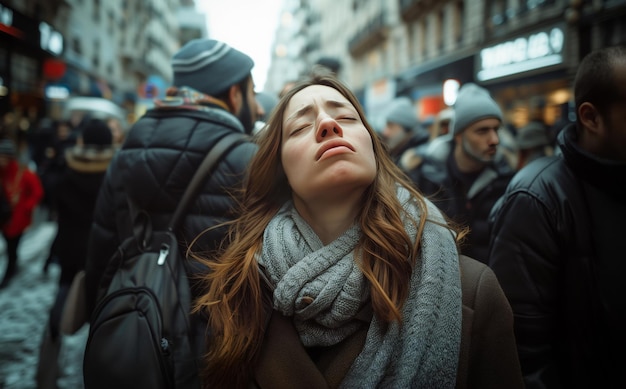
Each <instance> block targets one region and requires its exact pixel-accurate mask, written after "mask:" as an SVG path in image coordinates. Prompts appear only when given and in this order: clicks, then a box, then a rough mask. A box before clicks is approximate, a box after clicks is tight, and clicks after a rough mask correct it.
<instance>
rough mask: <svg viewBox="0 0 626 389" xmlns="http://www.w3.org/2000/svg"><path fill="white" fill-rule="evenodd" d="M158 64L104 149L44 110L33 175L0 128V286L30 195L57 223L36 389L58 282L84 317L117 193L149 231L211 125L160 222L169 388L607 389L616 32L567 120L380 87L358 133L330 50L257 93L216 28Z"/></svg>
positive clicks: (359, 116)
mask: <svg viewBox="0 0 626 389" xmlns="http://www.w3.org/2000/svg"><path fill="white" fill-rule="evenodd" d="M171 65H172V71H173V83H172V86H171V87H170V88H169V89H168V90H167V93H166V96H165V98H163V99H160V100H155V107H154V108H153V109H151V110H149V111H147V112H146V114H144V115H143V116H142V117H141V118H139V119H138V121H137V122H136V123H135V124H133V126H132V127H131V128H130V129H128V131H127V132H125V137H124V140H123V142H116V141H115V140H114V136H113V131H112V129H111V127H110V126H109V125H108V124H107V123H106V122H105V121H101V120H95V119H90V118H84V119H83V120H81V121H80V122H79V123H72V122H69V121H59V122H54V123H51V126H50V127H49V128H47V129H46V130H45V131H42V132H41V134H40V138H38V139H45V141H43V143H33V144H31V147H30V148H29V152H30V155H31V159H32V161H33V165H34V168H33V167H32V166H25V165H24V164H23V163H22V162H21V161H20V158H19V154H20V153H19V150H18V148H17V146H16V143H15V142H14V140H12V139H9V138H8V137H5V138H4V139H2V140H0V178H1V179H2V189H3V191H2V193H1V194H3V195H4V198H5V199H4V200H5V202H7V204H10V206H9V207H6V208H7V209H8V210H9V213H8V215H7V219H6V220H3V221H4V222H5V223H4V224H3V226H2V234H3V236H4V238H5V240H6V241H7V255H6V256H7V259H8V261H7V266H6V270H5V271H4V275H3V278H2V281H1V282H0V288H6V287H9V285H10V284H11V280H12V278H13V276H14V275H15V273H16V272H17V271H18V265H19V264H18V262H19V261H18V258H17V246H18V244H19V241H20V238H21V236H22V235H23V233H24V231H25V230H26V229H27V228H28V227H29V226H30V225H31V223H32V215H33V212H34V210H35V209H36V207H38V206H45V207H46V208H47V209H49V210H50V211H51V215H50V216H49V217H51V218H53V219H54V220H55V221H56V222H57V223H58V233H57V236H56V239H55V240H54V243H53V245H52V248H51V250H50V255H49V256H48V260H47V261H46V264H45V267H44V271H45V270H46V269H47V268H48V267H49V266H56V265H58V266H60V267H61V273H60V274H61V275H60V278H59V284H58V291H57V297H56V300H55V303H54V304H53V306H52V307H51V310H50V313H49V320H48V325H47V326H46V331H45V333H44V334H43V337H42V346H41V352H40V360H39V366H38V372H37V379H38V385H39V387H40V388H47V387H50V388H53V387H55V386H54V385H55V380H56V377H57V369H58V360H57V355H58V350H59V348H60V345H61V339H62V337H61V336H60V334H59V324H60V316H61V314H62V312H63V309H64V304H65V300H66V296H67V293H68V290H69V288H70V285H71V282H72V280H73V278H74V276H75V275H76V274H77V273H78V272H79V271H81V270H85V285H86V296H85V297H86V301H87V304H86V305H87V312H88V313H89V312H91V311H93V309H94V307H95V306H96V304H97V296H98V295H100V293H101V291H102V288H106V287H107V285H106V283H103V281H102V278H103V273H104V269H105V268H106V267H107V265H108V261H109V259H110V258H111V257H112V254H113V253H114V251H115V250H116V249H117V247H118V246H119V244H120V243H121V242H122V241H124V239H125V238H127V237H129V236H131V235H132V233H133V231H132V228H133V226H132V222H131V220H130V211H129V203H134V204H141V208H142V211H143V212H145V213H146V215H147V216H148V217H149V220H150V221H151V223H152V226H153V228H154V229H165V228H166V227H167V224H168V222H169V220H170V218H171V215H172V213H173V211H174V210H175V208H176V205H177V204H178V202H179V201H180V199H181V196H182V193H183V192H184V189H185V187H186V186H187V185H188V184H189V182H190V180H191V177H192V176H193V174H194V172H195V171H196V169H197V168H198V166H199V165H200V163H201V162H202V160H203V158H204V156H205V155H206V154H207V153H208V152H209V151H210V150H211V149H212V148H213V147H214V146H215V144H216V143H217V142H218V140H219V139H220V138H222V137H223V136H225V135H226V134H229V133H242V134H246V135H248V138H247V141H246V142H243V143H241V144H239V145H238V146H236V147H235V148H234V149H232V150H231V151H230V152H229V153H228V155H227V156H226V157H225V158H224V159H223V160H222V161H220V162H219V164H218V166H217V168H216V170H215V171H214V172H213V174H212V175H211V176H210V178H209V179H208V180H207V181H206V182H205V183H204V185H203V187H202V190H201V191H200V194H199V195H198V196H197V198H196V199H195V201H194V203H193V205H192V206H191V207H190V208H189V211H188V213H187V214H186V216H185V218H184V222H183V223H182V225H181V227H180V228H179V230H178V231H176V233H177V236H178V238H179V250H181V253H184V254H185V256H186V258H187V261H186V263H185V266H186V269H187V274H188V278H189V281H190V287H191V290H192V296H193V299H194V306H193V310H192V312H190V318H191V323H192V328H193V331H194V334H195V336H194V341H195V342H196V343H197V344H198V355H197V360H196V361H195V363H196V364H197V374H195V375H193V376H192V377H188V382H187V383H186V385H185V387H200V386H201V387H207V388H208V387H257V388H281V387H285V388H287V387H298V386H301V384H302V383H303V382H306V383H307V384H308V387H320V388H322V387H324V388H327V387H333V388H334V387H344V388H356V387H359V388H363V387H366V388H370V387H372V388H373V387H385V388H387V387H394V388H409V387H411V388H413V387H415V388H435V387H436V388H452V387H457V388H503V387H506V388H522V387H526V388H563V387H568V388H569V387H571V388H577V387H580V388H586V387H607V388H609V387H626V374H625V373H624V371H623V370H622V369H621V365H623V363H624V362H625V361H624V356H623V355H624V353H623V352H621V351H622V348H623V347H624V346H626V335H624V332H623V331H622V329H623V324H626V306H625V304H624V302H623V299H622V298H621V297H620V296H621V293H620V287H619V285H620V282H619V277H621V274H622V273H621V271H622V270H626V269H624V266H625V265H624V264H625V263H626V262H625V261H623V260H621V257H623V255H622V254H621V252H622V250H620V247H619V242H620V239H619V238H620V232H622V231H623V229H622V228H620V227H619V226H620V225H622V223H623V220H624V218H626V127H625V125H624V123H626V109H625V108H626V105H625V104H626V92H624V91H626V48H625V47H622V46H616V47H608V48H604V49H601V50H597V51H594V52H592V53H588V54H587V55H586V56H585V57H584V58H583V60H582V61H581V64H580V66H579V68H578V73H577V74H576V77H575V79H574V83H573V91H574V100H575V101H574V103H575V108H576V120H575V121H574V122H569V123H565V125H564V123H558V127H559V128H558V131H555V130H554V128H551V127H550V126H547V125H546V124H545V123H543V122H541V121H540V120H535V119H536V118H531V119H532V120H530V121H529V122H528V123H527V124H526V125H525V126H524V127H522V128H519V129H514V131H513V132H511V126H510V123H507V122H506V119H505V117H504V115H503V112H502V109H501V107H500V106H499V105H498V103H497V102H496V101H495V100H494V99H493V98H492V96H491V95H490V93H489V92H488V91H487V90H486V89H484V88H482V87H480V86H479V85H476V84H473V83H467V84H465V85H463V86H462V87H461V88H460V90H459V93H458V97H457V99H456V102H455V103H454V105H453V106H451V107H447V108H445V109H442V110H441V111H440V112H439V113H438V114H437V115H435V116H434V117H432V118H430V119H429V120H420V119H419V118H418V115H417V113H416V112H417V111H416V105H415V103H414V102H413V101H412V100H411V99H410V98H409V97H406V96H401V97H398V98H397V99H396V100H394V101H393V102H392V103H391V105H390V106H389V109H388V111H387V116H386V118H385V126H384V128H383V129H382V130H381V131H376V130H375V129H374V128H373V127H372V126H371V125H370V123H369V122H368V119H367V115H366V113H365V112H364V109H363V107H362V105H361V103H360V102H359V101H358V99H357V98H356V96H355V94H354V93H353V92H352V91H351V90H350V88H348V87H347V86H346V85H345V84H344V83H343V82H342V81H341V80H340V79H338V78H337V74H336V69H335V68H332V67H324V66H317V67H315V68H314V69H312V71H311V72H310V74H308V75H307V76H306V77H303V78H302V79H299V80H292V81H291V82H290V83H289V85H286V86H285V88H284V89H283V90H282V91H281V93H280V95H279V96H273V95H271V94H267V93H256V92H255V85H254V79H253V77H252V73H251V70H252V68H253V66H254V62H253V60H252V58H250V57H249V56H248V55H246V54H244V53H242V52H240V51H238V50H236V49H235V48H233V47H230V46H229V45H228V44H226V43H225V42H220V41H216V40H212V39H195V40H192V41H190V42H189V43H187V44H186V45H184V46H183V47H182V48H181V49H180V50H179V51H178V52H177V53H176V54H175V55H174V56H173V58H172V62H171ZM320 65H323V64H320ZM4 208H5V207H4V206H3V209H4ZM3 213H4V211H3ZM3 216H4V215H3ZM0 293H1V290H0ZM114 366H115V360H111V366H102V369H105V370H107V371H108V369H111V371H112V372H113V371H114V370H115V367H114ZM136 373H137V374H147V372H143V371H137V372H136ZM112 374H113V373H112Z"/></svg>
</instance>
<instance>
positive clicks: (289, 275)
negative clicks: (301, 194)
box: [258, 188, 462, 388]
mask: <svg viewBox="0 0 626 389" xmlns="http://www.w3.org/2000/svg"><path fill="white" fill-rule="evenodd" d="M398 198H399V199H400V202H401V204H403V207H404V210H405V211H406V213H408V214H409V215H411V216H412V217H413V218H415V219H416V220H419V218H420V214H419V210H418V208H417V205H416V204H415V203H414V202H413V201H412V200H411V199H410V194H409V192H408V191H407V190H406V189H404V188H400V189H399V190H398ZM427 204H428V220H429V221H427V222H426V225H425V228H424V231H423V235H422V237H421V239H422V241H421V244H422V249H421V255H420V256H419V258H418V259H417V262H416V265H415V268H414V270H413V274H412V277H411V280H410V289H409V296H408V298H407V301H406V303H405V304H404V307H403V310H402V315H403V322H402V324H398V323H392V324H391V325H389V326H387V331H384V330H383V328H384V326H383V323H381V322H380V321H379V320H378V319H377V318H376V316H374V317H373V319H372V322H371V324H370V327H369V329H368V333H367V336H366V340H365V345H364V347H363V350H362V351H361V353H360V354H359V355H358V357H357V358H356V359H355V361H354V362H353V364H352V367H351V368H350V370H349V372H348V374H347V375H346V377H345V378H344V380H343V382H342V384H341V387H342V388H374V387H384V388H409V387H410V388H453V387H454V386H455V383H456V373H457V364H458V359H459V346H460V342H461V318H462V316H461V315H462V311H461V281H460V274H459V263H458V252H457V249H456V244H455V242H454V237H453V234H452V232H451V231H450V230H448V229H447V228H445V227H442V226H439V225H437V224H435V223H432V222H430V220H436V221H438V222H441V223H443V222H444V219H443V217H442V216H441V213H440V212H439V210H438V209H437V208H436V207H435V206H434V205H433V204H432V203H430V202H428V201H427ZM405 219H406V218H405ZM407 220H408V219H406V220H405V228H406V231H407V232H408V233H409V236H411V237H413V239H415V238H416V235H417V229H416V227H415V226H414V225H413V223H411V222H408V221H407ZM360 236H361V230H360V228H359V227H358V226H357V225H353V226H352V227H351V228H349V229H348V230H347V231H346V232H345V233H343V235H341V236H340V237H339V238H337V239H336V240H335V241H333V242H331V243H330V244H328V245H326V246H325V245H324V244H323V243H322V242H321V240H320V239H319V237H318V236H317V235H316V234H315V232H314V231H313V230H312V228H311V227H310V226H309V225H308V224H307V222H306V221H305V220H304V219H303V218H302V217H301V216H300V215H299V214H298V212H297V210H296V209H295V207H294V205H293V202H291V201H289V202H287V203H286V204H285V205H283V207H282V208H281V209H280V210H279V212H278V213H277V214H276V215H275V217H274V218H273V219H272V220H271V221H270V223H269V225H268V226H267V228H266V230H265V234H264V241H263V250H262V253H261V255H260V256H259V257H258V260H259V263H261V264H262V265H263V266H264V267H265V270H266V272H267V275H268V277H269V278H270V281H271V282H272V284H273V285H274V287H275V290H274V309H275V310H277V311H279V312H281V313H282V314H283V315H286V316H291V317H293V322H294V325H295V327H296V329H297V331H298V333H299V335H300V340H301V341H302V343H303V344H304V346H305V347H313V346H331V345H334V344H337V343H339V342H341V341H342V340H344V339H346V338H347V337H349V336H350V335H352V334H353V333H354V332H355V331H356V330H357V329H358V328H359V326H360V325H361V324H362V322H359V320H358V319H356V318H355V316H356V314H357V313H358V312H359V310H360V309H361V308H363V306H364V305H365V304H368V303H369V299H370V291H369V284H368V282H367V280H366V278H365V277H364V275H363V273H362V271H361V270H360V269H359V267H358V265H357V261H359V258H355V251H354V250H355V247H356V246H357V243H358V240H359V238H360Z"/></svg>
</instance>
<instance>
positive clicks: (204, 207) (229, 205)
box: [86, 107, 257, 311]
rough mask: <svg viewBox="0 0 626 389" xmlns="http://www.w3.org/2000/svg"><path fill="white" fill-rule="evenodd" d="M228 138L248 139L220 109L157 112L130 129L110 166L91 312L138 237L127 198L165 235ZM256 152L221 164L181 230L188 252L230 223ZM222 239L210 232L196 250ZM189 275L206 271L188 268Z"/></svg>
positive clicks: (90, 259) (232, 155) (94, 244)
mask: <svg viewBox="0 0 626 389" xmlns="http://www.w3.org/2000/svg"><path fill="white" fill-rule="evenodd" d="M230 132H241V133H243V132H244V129H243V126H242V125H241V123H240V122H239V121H238V120H237V119H236V118H235V117H234V116H233V115H231V114H230V113H228V112H227V111H225V110H223V109H221V108H218V107H215V108H211V109H209V110H208V111H199V110H189V109H167V110H163V109H154V110H151V111H148V112H147V113H146V114H145V115H144V116H142V117H141V118H140V119H139V120H138V121H137V122H136V123H135V125H134V126H133V127H132V128H131V130H130V131H129V134H128V136H127V138H126V141H125V143H124V145H123V147H122V149H121V150H120V151H119V152H118V153H117V155H116V157H115V159H114V160H113V161H112V162H111V165H110V166H109V169H108V171H107V175H106V177H105V179H104V182H103V184H102V188H101V190H100V193H99V197H98V200H97V203H96V210H95V213H94V224H93V226H92V228H91V233H90V242H89V249H88V255H87V266H86V286H87V293H88V296H87V303H88V307H89V310H90V311H91V310H92V309H93V308H94V303H95V298H96V296H97V288H98V283H99V280H100V276H101V275H102V273H103V271H104V269H105V267H106V265H107V262H108V260H109V258H110V257H111V255H112V253H113V252H114V251H115V250H116V248H117V246H118V245H119V244H120V242H121V241H122V240H123V239H125V238H126V237H128V236H130V235H131V234H132V232H131V222H130V216H129V212H128V203H127V196H128V197H130V198H131V199H132V200H133V201H134V202H135V204H137V205H138V206H139V207H140V208H141V209H143V210H145V211H147V212H148V213H149V215H150V219H151V222H152V225H153V228H154V229H164V228H166V226H167V224H168V222H169V220H170V219H171V217H172V213H173V211H174V209H175V208H176V206H177V204H178V202H179V200H180V199H181V197H182V194H183V192H184V190H185V188H186V186H187V184H188V183H189V182H190V181H191V177H192V176H193V174H194V173H195V171H196V169H197V168H198V166H199V165H200V163H201V162H202V160H203V159H204V157H205V155H206V154H207V153H208V152H209V150H211V148H212V147H213V145H214V144H215V143H216V142H217V141H218V140H219V139H221V138H222V137H223V136H225V135H226V134H228V133H230ZM256 150H257V146H256V144H254V143H253V142H252V141H250V142H246V143H243V144H240V145H237V146H236V147H235V148H234V149H232V150H231V151H230V152H229V153H228V155H226V156H225V157H224V158H223V159H222V160H221V162H219V163H218V165H217V168H216V170H215V171H214V173H213V174H212V175H211V177H210V178H209V179H208V180H207V182H206V184H205V186H204V188H202V189H201V191H200V193H199V194H198V197H197V198H196V201H195V203H194V204H192V206H191V207H190V209H189V211H188V214H187V216H186V218H185V220H184V222H183V223H182V226H181V228H180V230H179V231H178V234H177V235H178V237H179V239H180V241H181V249H182V250H185V249H186V248H187V244H188V243H190V242H191V241H192V240H193V239H194V238H195V237H196V236H197V235H198V234H199V233H200V232H202V231H204V230H205V229H207V228H208V227H211V226H213V225H215V224H217V223H220V222H223V221H225V220H228V219H229V218H232V215H231V211H232V210H233V208H234V202H233V199H232V198H231V197H230V196H229V193H227V190H228V188H230V189H231V190H232V189H233V188H237V187H238V186H239V185H240V184H241V181H242V179H243V173H244V170H245V168H246V166H247V164H248V162H249V161H250V159H251V158H252V156H253V155H254V153H255V152H256ZM224 234H225V229H224V228H222V229H215V230H211V231H209V232H207V233H206V234H203V235H202V239H200V240H199V241H198V243H197V244H196V245H194V246H193V247H192V249H193V250H194V251H204V250H210V249H213V248H215V247H216V245H217V244H219V242H220V241H221V240H222V239H223V237H224ZM184 252H185V251H182V253H184ZM188 271H190V272H198V271H202V270H201V269H200V267H199V266H198V265H197V264H194V263H192V262H191V261H190V262H189V263H188ZM195 294H197V293H196V292H194V295H195ZM194 297H195V296H194Z"/></svg>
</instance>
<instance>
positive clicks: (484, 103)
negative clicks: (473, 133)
mask: <svg viewBox="0 0 626 389" xmlns="http://www.w3.org/2000/svg"><path fill="white" fill-rule="evenodd" d="M491 118H495V119H498V120H500V122H502V110H501V109H500V106H498V103H496V102H495V100H494V99H492V98H491V96H490V95H489V92H488V91H487V90H486V89H485V88H482V87H480V86H478V85H476V84H473V83H469V84H465V85H463V86H462V87H461V89H459V94H458V96H457V98H456V102H455V103H454V119H453V120H452V132H453V134H454V135H456V134H459V133H461V132H462V131H463V130H465V129H466V128H467V127H469V126H470V125H471V124H473V123H476V122H477V121H479V120H483V119H491Z"/></svg>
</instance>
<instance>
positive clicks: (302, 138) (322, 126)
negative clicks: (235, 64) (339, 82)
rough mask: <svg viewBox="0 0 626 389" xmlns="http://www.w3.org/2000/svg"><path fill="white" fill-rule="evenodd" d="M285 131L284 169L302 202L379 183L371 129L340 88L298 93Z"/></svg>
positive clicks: (289, 107)
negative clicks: (339, 90)
mask: <svg viewBox="0 0 626 389" xmlns="http://www.w3.org/2000/svg"><path fill="white" fill-rule="evenodd" d="M282 135H283V137H282V148H281V160H282V165H283V169H284V170H285V174H286V176H287V179H288V181H289V184H290V186H291V188H292V190H293V192H294V195H295V196H298V197H300V198H301V199H302V200H303V201H305V202H310V201H318V200H324V199H332V198H333V197H334V198H337V196H346V195H349V194H351V193H354V192H355V191H358V192H362V191H363V190H364V189H365V188H366V187H367V186H369V185H370V184H371V183H372V182H373V181H374V178H375V176H376V158H375V155H374V149H373V145H372V138H371V136H370V133H369V132H368V131H367V129H366V128H365V125H364V124H363V122H362V121H361V118H360V117H359V114H358V112H357V110H356V109H355V108H354V106H352V104H351V103H350V102H349V101H348V99H346V98H345V97H344V96H343V95H342V94H341V93H339V92H338V91H337V90H335V89H333V88H331V87H327V86H322V85H313V86H309V87H306V88H304V89H303V90H301V91H300V92H298V93H296V94H295V95H294V96H293V97H292V99H291V101H290V102H289V103H288V105H287V108H286V110H285V113H284V116H283V134H282Z"/></svg>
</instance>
